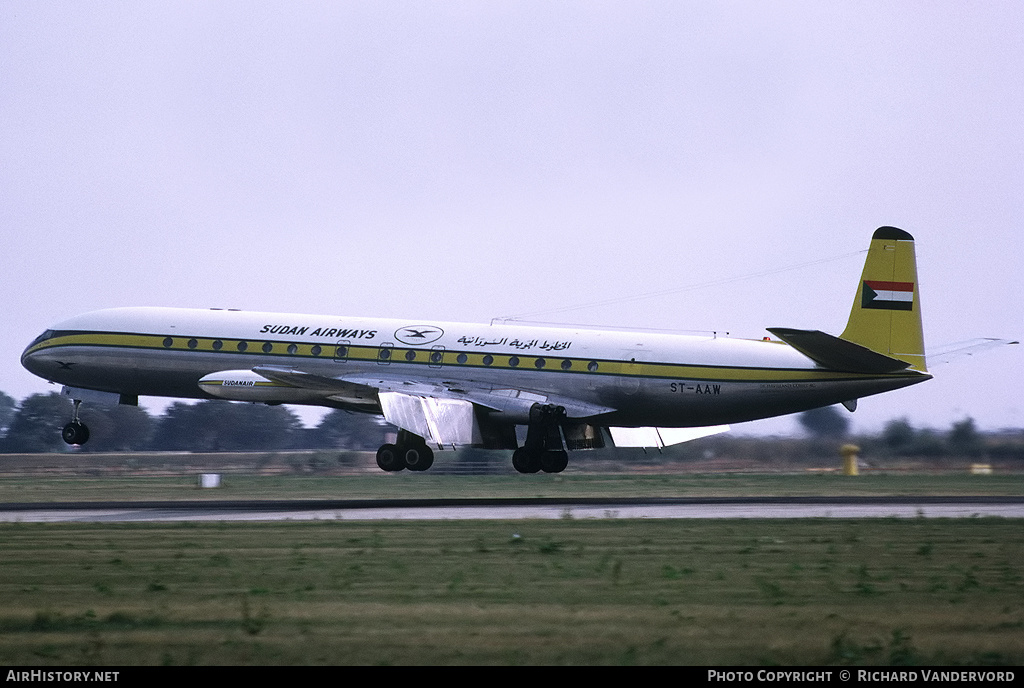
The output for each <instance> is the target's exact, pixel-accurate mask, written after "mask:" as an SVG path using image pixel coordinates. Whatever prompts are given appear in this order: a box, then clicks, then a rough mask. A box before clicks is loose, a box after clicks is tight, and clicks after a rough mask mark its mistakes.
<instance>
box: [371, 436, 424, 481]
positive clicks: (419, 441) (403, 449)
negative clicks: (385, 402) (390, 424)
mask: <svg viewBox="0 0 1024 688" xmlns="http://www.w3.org/2000/svg"><path fill="white" fill-rule="evenodd" d="M377 465H378V466H380V468H381V470H384V471H388V472H389V473H391V472H395V471H401V470H403V469H406V468H408V469H409V470H410V471H425V470H427V469H428V468H430V467H431V466H432V465H434V450H433V449H431V448H430V447H428V446H427V443H426V441H424V439H423V438H422V437H420V436H419V435H414V434H412V433H411V432H407V431H405V430H401V431H399V433H398V441H397V442H396V443H395V444H384V445H382V446H381V448H380V449H378V450H377Z"/></svg>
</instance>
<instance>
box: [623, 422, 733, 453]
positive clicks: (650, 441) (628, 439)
mask: <svg viewBox="0 0 1024 688" xmlns="http://www.w3.org/2000/svg"><path fill="white" fill-rule="evenodd" d="M728 431H729V426H728V425H709V426H706V427H702V428H608V432H610V433H611V436H612V441H613V442H614V443H615V446H616V447H644V448H646V447H653V448H657V449H661V448H662V447H668V446H671V445H673V444H680V443H682V442H691V441H693V440H697V439H700V438H701V437H709V436H711V435H717V434H719V433H723V432H728Z"/></svg>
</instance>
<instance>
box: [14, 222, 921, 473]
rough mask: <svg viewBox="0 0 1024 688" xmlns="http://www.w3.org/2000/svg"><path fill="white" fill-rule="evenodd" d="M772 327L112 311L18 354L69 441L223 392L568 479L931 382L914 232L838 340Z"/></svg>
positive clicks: (411, 456)
mask: <svg viewBox="0 0 1024 688" xmlns="http://www.w3.org/2000/svg"><path fill="white" fill-rule="evenodd" d="M768 331H769V332H771V333H772V334H773V335H775V337H776V338H775V339H772V338H765V339H763V340H745V339H736V338H729V337H721V336H715V335H707V336H694V335H679V334H664V333H657V334H656V333H647V332H642V331H605V330H597V329H583V328H575V327H569V328H552V327H538V326H526V325H520V324H508V323H505V324H501V323H499V324H493V323H492V324H490V325H485V324H469V323H454V322H419V321H412V322H409V321H400V320H384V319H377V318H349V317H334V316H323V315H300V314H290V313H288V314H286V313H259V312H243V311H236V310H222V309H209V310H200V309H180V308H116V309H108V310H101V311H95V312H92V313H86V314H84V315H80V316H77V317H73V318H71V319H69V320H66V321H64V322H61V323H58V324H56V325H54V326H53V327H52V328H51V329H49V330H47V331H46V332H44V333H43V334H42V335H40V336H39V337H38V338H36V339H35V340H34V341H33V342H32V343H31V344H29V346H28V347H27V348H26V349H25V352H24V354H23V355H22V364H23V365H24V366H25V367H26V368H27V369H28V370H29V371H31V372H32V373H34V374H36V375H38V376H40V377H42V378H45V379H47V380H50V381H52V382H56V383H59V384H62V385H64V390H63V391H64V393H65V394H67V395H68V396H70V397H71V398H72V399H73V400H74V402H75V403H74V412H73V416H72V418H71V420H70V422H69V423H68V424H67V425H66V426H65V427H64V429H63V437H64V440H65V441H66V442H68V443H69V444H82V443H84V442H86V441H87V440H88V437H89V431H88V428H87V427H86V426H85V425H84V424H83V423H82V422H81V421H80V420H79V414H78V411H79V406H80V404H81V403H82V402H83V401H87V402H93V401H102V402H115V403H122V404H137V403H138V398H139V396H140V395H142V396H164V397H182V398H198V399H210V398H217V399H228V400H234V401H246V402H258V403H265V404H282V403H283V404H310V405H319V406H327V407H334V408H340V409H347V410H350V411H357V412H366V413H374V414H380V415H383V417H384V418H385V419H386V420H387V421H388V422H389V423H391V424H393V425H395V426H397V427H398V428H399V432H398V435H397V439H396V441H395V442H394V443H387V444H384V445H383V446H381V447H380V449H379V450H378V451H377V464H378V465H379V466H380V468H382V469H383V470H385V471H398V470H403V469H409V470H414V471H421V470H426V469H427V468H429V467H430V466H431V464H432V463H433V460H434V450H435V449H438V450H439V449H452V448H456V447H459V446H473V447H483V448H488V449H511V450H514V451H513V454H512V463H513V465H514V467H515V468H516V470H518V471H519V472H521V473H535V472H538V471H545V472H550V473H557V472H560V471H562V470H564V469H565V467H566V465H567V462H568V451H567V450H573V451H575V450H583V449H599V448H602V447H607V446H643V447H663V446H666V445H670V444H674V443H677V442H681V441H685V440H687V439H693V438H695V437H700V436H704V435H707V434H711V433H714V432H717V431H721V430H722V429H723V428H725V427H726V425H727V424H729V423H737V422H742V421H749V420H755V419H759V418H768V417H772V416H779V415H784V414H789V413H796V412H800V411H806V410H809V409H813V408H818V407H822V406H829V405H832V404H838V403H842V404H843V405H845V406H846V407H847V408H848V409H850V410H851V411H852V410H854V409H855V408H856V403H857V400H858V399H860V398H862V397H866V396H869V395H873V394H879V393H882V392H888V391H892V390H896V389H900V388H903V387H907V386H909V385H914V384H917V383H919V382H924V381H925V380H928V379H930V378H931V375H929V374H928V371H927V369H926V365H925V353H924V341H923V336H922V329H921V311H920V302H919V295H918V285H917V268H916V260H915V254H914V240H913V237H912V236H911V235H910V234H909V233H907V232H905V231H903V230H901V229H897V228H895V227H881V228H879V229H878V230H876V231H875V233H874V235H873V236H872V239H871V244H870V248H869V250H868V254H867V258H866V260H865V264H864V270H863V273H862V275H861V279H860V282H859V283H858V284H857V285H856V293H855V297H854V301H853V307H852V310H851V312H850V317H849V321H848V323H847V326H846V329H845V330H844V331H843V333H842V334H840V335H839V336H833V335H830V334H826V333H825V332H821V331H819V330H799V329H792V328H778V327H773V328H768ZM517 426H521V427H525V441H524V442H523V443H522V445H521V446H520V443H519V439H518V437H517V433H516V427H517Z"/></svg>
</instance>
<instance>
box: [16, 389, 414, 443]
mask: <svg viewBox="0 0 1024 688" xmlns="http://www.w3.org/2000/svg"><path fill="white" fill-rule="evenodd" d="M72 407H73V403H72V401H71V400H70V399H69V398H68V397H65V396H62V395H61V394H58V393H56V392H52V393H50V394H33V395H31V396H29V397H26V398H25V399H23V400H22V401H21V403H17V402H15V400H14V399H12V398H11V397H10V396H8V395H7V394H4V393H3V392H0V453H35V452H60V451H66V450H67V445H65V444H64V441H63V440H62V439H61V436H60V430H61V428H62V427H63V426H64V425H65V424H66V423H67V422H68V421H70V420H71V415H72ZM80 418H81V420H82V422H83V423H85V424H86V425H88V426H89V434H90V437H89V442H88V443H87V444H84V445H82V447H81V451H88V452H124V451H196V452H207V451H211V452H213V451H283V450H293V449H351V450H361V449H366V450H371V449H373V450H375V449H377V447H379V446H380V445H381V444H382V443H384V442H385V436H386V435H387V434H388V433H393V432H395V428H394V427H392V426H390V425H388V424H386V423H384V422H383V420H382V419H381V418H379V417H378V416H373V415H368V414H363V413H349V412H347V411H341V410H338V409H332V410H331V411H330V412H328V413H327V414H326V415H325V416H324V417H323V418H322V419H321V421H320V423H319V424H318V425H317V426H316V427H314V428H307V427H305V426H303V424H302V422H301V421H300V420H299V418H298V416H296V415H295V413H294V412H292V411H291V410H290V409H289V408H288V407H286V406H267V405H264V404H249V403H242V402H231V401H213V400H209V401H200V402H197V403H192V404H187V403H182V402H175V403H173V404H171V405H170V406H169V407H168V408H167V409H166V411H165V412H164V413H163V414H162V415H156V416H154V415H152V414H150V413H149V412H148V411H146V409H144V408H142V407H139V406H102V405H99V404H88V403H86V404H82V407H81V413H80Z"/></svg>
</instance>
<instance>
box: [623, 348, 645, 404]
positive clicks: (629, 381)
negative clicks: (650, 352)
mask: <svg viewBox="0 0 1024 688" xmlns="http://www.w3.org/2000/svg"><path fill="white" fill-rule="evenodd" d="M642 353H643V352H642V351H626V352H624V353H623V358H624V360H623V361H622V364H621V366H620V368H619V389H621V390H622V391H623V392H625V393H626V394H636V393H637V392H639V391H640V373H641V369H642V364H640V363H638V362H637V357H638V356H640V355H641V354H642Z"/></svg>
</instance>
